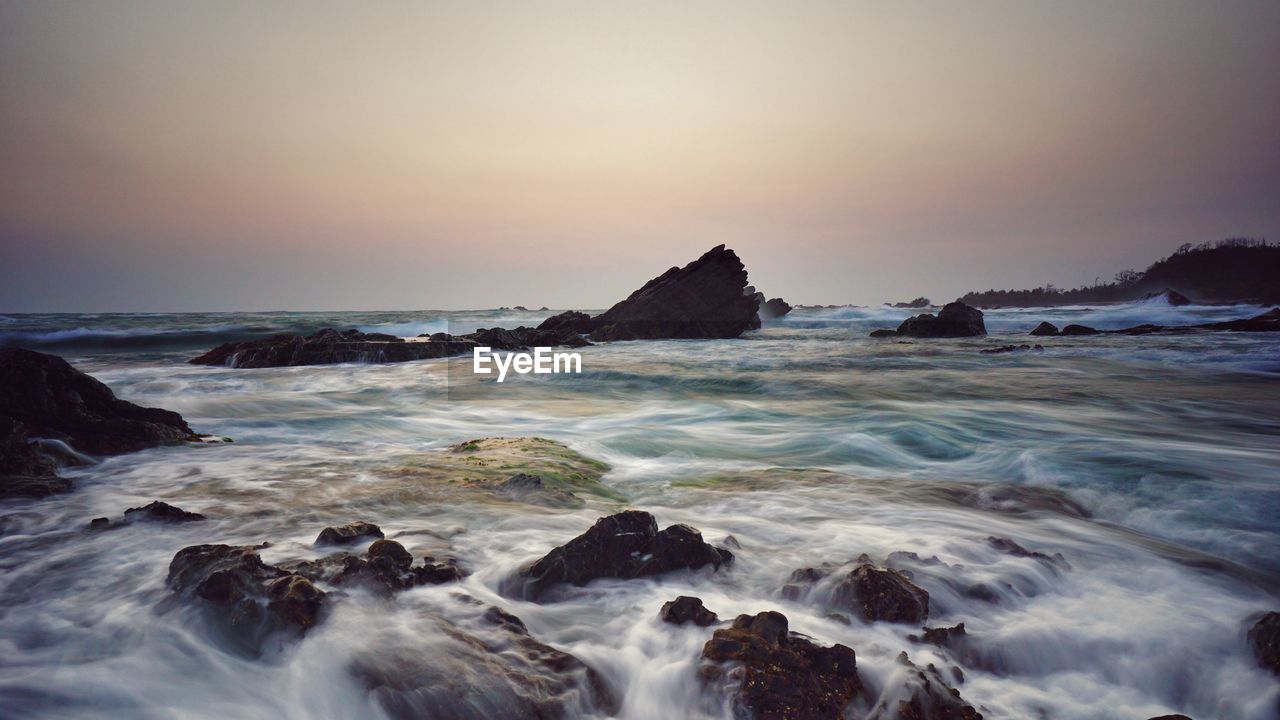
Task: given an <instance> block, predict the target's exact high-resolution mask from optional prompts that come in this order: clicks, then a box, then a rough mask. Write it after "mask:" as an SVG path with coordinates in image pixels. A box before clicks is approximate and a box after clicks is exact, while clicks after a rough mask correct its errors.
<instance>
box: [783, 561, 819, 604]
mask: <svg viewBox="0 0 1280 720" xmlns="http://www.w3.org/2000/svg"><path fill="white" fill-rule="evenodd" d="M830 574H831V573H830V572H828V571H826V570H819V569H817V568H811V567H807V568H800V569H799V570H794V571H792V573H791V577H790V578H789V579H788V580H787V584H786V585H783V586H782V597H783V598H784V599H787V600H799V599H800V598H802V597H804V594H805V593H806V592H808V590H809V589H810V588H812V587H813V585H814V583H816V582H818V581H819V580H821V579H823V578H825V577H826V576H828V575H830Z"/></svg>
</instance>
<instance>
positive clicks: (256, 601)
mask: <svg viewBox="0 0 1280 720" xmlns="http://www.w3.org/2000/svg"><path fill="white" fill-rule="evenodd" d="M259 549H260V547H256V546H233V545H193V546H191V547H185V548H183V549H181V550H179V551H178V553H177V554H176V555H174V556H173V561H172V562H171V563H169V575H168V578H167V579H166V582H167V583H168V585H169V587H170V588H172V589H173V591H174V592H175V593H177V595H178V596H179V597H183V598H186V599H190V600H199V601H203V602H204V603H205V604H206V606H207V607H209V608H211V609H212V610H214V611H215V616H216V617H217V619H218V620H220V621H221V622H222V623H224V624H225V625H226V626H227V627H228V629H229V630H231V631H232V632H233V633H234V634H235V635H237V636H238V637H237V639H238V640H240V641H243V642H244V643H246V644H247V645H249V646H251V647H256V646H257V645H258V644H259V643H260V642H261V640H262V639H263V637H264V636H265V635H267V634H269V633H271V632H275V631H278V630H288V631H296V632H300V633H301V632H306V631H307V630H308V629H309V628H311V627H313V626H314V625H315V624H316V623H317V622H319V620H320V613H321V611H322V610H323V608H324V607H325V605H326V602H327V600H328V596H327V595H326V594H325V592H324V591H323V590H320V589H319V588H317V587H316V586H315V585H314V584H313V583H312V582H311V580H310V579H308V578H306V577H303V576H302V575H298V574H295V573H290V572H287V571H285V570H283V569H281V568H278V567H275V566H272V565H267V564H266V563H264V562H262V558H261V557H260V556H259V555H258V550H259Z"/></svg>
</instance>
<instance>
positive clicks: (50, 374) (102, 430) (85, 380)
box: [0, 348, 196, 497]
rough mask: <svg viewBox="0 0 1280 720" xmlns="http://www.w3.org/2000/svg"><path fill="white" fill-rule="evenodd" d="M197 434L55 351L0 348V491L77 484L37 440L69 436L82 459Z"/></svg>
mask: <svg viewBox="0 0 1280 720" xmlns="http://www.w3.org/2000/svg"><path fill="white" fill-rule="evenodd" d="M195 438H196V436H195V435H194V433H192V432H191V428H190V427H188V426H187V423H186V422H185V421H184V420H183V419H182V416H181V415H179V414H178V413H175V412H170V411H168V410H161V409H159V408H146V407H141V406H138V405H134V404H133V403H131V402H126V401H124V400H121V399H119V398H117V397H116V396H115V394H114V393H113V392H111V389H110V388H108V387H107V386H106V385H104V384H102V383H101V382H98V381H97V380H95V379H93V378H92V377H90V376H88V375H86V374H84V373H82V372H80V371H79V370H76V369H75V368H73V367H72V366H71V365H70V364H68V363H67V361H65V360H63V359H62V358H60V357H57V356H56V355H47V354H45V353H39V352H33V351H31V350H22V349H19V348H8V349H0V497H45V496H48V495H51V494H53V493H57V492H64V491H66V490H69V489H70V488H71V482H70V481H69V480H66V479H64V478H59V477H57V466H58V460H59V458H55V457H52V456H51V455H50V452H49V451H47V450H42V449H41V447H40V446H39V444H37V443H36V442H35V441H36V440H37V439H42V440H53V441H58V442H61V443H66V445H69V446H70V447H71V448H73V450H72V451H70V453H64V455H65V454H69V455H71V459H76V458H79V457H80V456H78V453H89V454H91V455H118V454H121V453H127V452H134V451H137V450H143V449H146V448H150V447H156V446H158V445H167V444H174V443H180V442H183V441H185V440H192V439H195ZM63 447H64V448H65V446H63ZM62 459H63V460H66V459H68V458H65V457H64V458H62Z"/></svg>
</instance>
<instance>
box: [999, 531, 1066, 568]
mask: <svg viewBox="0 0 1280 720" xmlns="http://www.w3.org/2000/svg"><path fill="white" fill-rule="evenodd" d="M987 544H988V545H990V546H991V547H993V548H995V549H996V550H999V551H1000V552H1002V553H1006V554H1008V555H1012V556H1014V557H1022V558H1031V559H1032V560H1039V561H1040V562H1042V563H1044V564H1046V565H1049V566H1052V567H1062V568H1066V569H1068V570H1069V569H1071V563H1069V562H1067V559H1066V558H1065V557H1063V556H1062V553H1054V554H1053V555H1052V556H1049V555H1045V554H1044V553H1042V552H1035V551H1032V550H1028V549H1026V548H1024V547H1022V546H1021V545H1019V544H1018V543H1016V542H1014V541H1012V540H1010V539H1009V538H1001V537H988V538H987Z"/></svg>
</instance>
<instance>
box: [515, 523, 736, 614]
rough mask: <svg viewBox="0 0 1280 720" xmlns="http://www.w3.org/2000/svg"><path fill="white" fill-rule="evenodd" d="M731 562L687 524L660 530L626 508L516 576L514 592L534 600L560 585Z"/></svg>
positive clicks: (730, 557) (720, 550)
mask: <svg viewBox="0 0 1280 720" xmlns="http://www.w3.org/2000/svg"><path fill="white" fill-rule="evenodd" d="M732 561H733V554H732V553H731V552H729V551H728V550H724V549H721V548H716V547H713V546H711V545H709V544H707V543H706V542H703V540H702V534H701V533H699V532H698V531H697V530H695V529H694V528H691V527H689V526H688V525H672V526H670V527H668V528H666V529H665V530H662V531H661V532H659V531H658V523H657V521H656V520H654V518H653V516H652V515H650V514H649V513H647V512H642V511H639V510H627V511H625V512H621V513H618V514H616V515H610V516H608V517H604V518H600V519H599V520H597V521H596V523H595V524H594V525H592V526H591V528H590V529H589V530H587V531H586V532H585V533H583V534H582V535H579V536H578V537H576V538H574V539H573V540H570V541H569V542H568V543H565V544H564V545H561V546H560V547H558V548H555V549H554V550H552V551H551V552H549V553H547V555H546V556H544V557H543V558H542V559H540V560H538V561H537V562H535V563H533V565H531V566H529V567H528V568H525V569H524V570H522V571H521V572H520V573H519V577H518V583H519V586H520V587H519V588H518V593H519V594H521V595H522V596H523V597H526V598H529V599H537V598H539V597H540V596H541V595H542V594H543V593H545V592H546V591H547V590H548V589H550V588H551V587H553V586H555V585H559V584H564V583H568V584H572V585H579V586H581V585H585V584H587V583H588V582H591V581H592V580H596V579H599V578H622V579H630V578H638V577H646V576H650V575H659V574H662V573H666V572H671V571H672V570H680V569H684V568H690V569H696V568H700V567H703V566H706V565H711V566H712V567H714V568H717V569H718V568H719V567H720V566H721V565H724V564H727V563H730V562H732Z"/></svg>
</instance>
